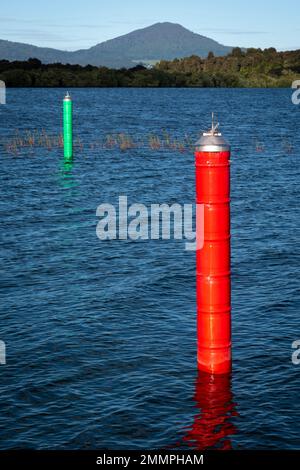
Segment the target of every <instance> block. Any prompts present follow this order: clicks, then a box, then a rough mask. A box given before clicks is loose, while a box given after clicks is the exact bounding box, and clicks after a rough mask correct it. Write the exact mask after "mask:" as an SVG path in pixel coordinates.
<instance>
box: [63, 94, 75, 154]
mask: <svg viewBox="0 0 300 470" xmlns="http://www.w3.org/2000/svg"><path fill="white" fill-rule="evenodd" d="M63 125H64V157H65V159H67V160H68V159H71V158H72V157H73V136H72V99H71V96H70V95H69V92H67V94H66V96H65V97H64V100H63Z"/></svg>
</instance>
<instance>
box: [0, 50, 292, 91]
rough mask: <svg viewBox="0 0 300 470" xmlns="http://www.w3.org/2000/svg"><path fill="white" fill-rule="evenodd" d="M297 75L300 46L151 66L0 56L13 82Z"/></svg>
mask: <svg viewBox="0 0 300 470" xmlns="http://www.w3.org/2000/svg"><path fill="white" fill-rule="evenodd" d="M297 79H300V50H297V51H287V52H277V51H276V49H274V48H270V49H265V50H261V49H248V50H247V51H242V50H241V49H240V48H234V49H233V50H232V52H231V53H230V54H228V55H227V56H223V57H215V56H214V54H213V53H210V54H209V55H208V57H207V58H206V59H202V58H201V57H198V56H191V57H187V58H183V59H175V60H173V61H166V60H162V61H161V62H159V63H158V64H156V65H155V66H154V67H152V68H147V67H144V66H143V65H137V66H136V67H133V68H129V69H126V68H122V69H110V68H107V67H97V66H92V65H87V66H81V65H71V64H66V65H64V64H60V63H55V64H43V63H42V62H41V61H40V60H38V59H29V60H27V61H13V62H9V61H7V60H1V61H0V80H3V81H4V82H5V84H6V86H7V87H9V88H10V87H15V88H20V87H21V88H75V87H76V88H289V87H290V86H291V84H292V83H293V82H294V81H295V80H297Z"/></svg>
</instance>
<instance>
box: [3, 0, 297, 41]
mask: <svg viewBox="0 0 300 470" xmlns="http://www.w3.org/2000/svg"><path fill="white" fill-rule="evenodd" d="M299 6H300V5H299V1H296V0H285V1H281V2H276V1H275V2H274V1H271V0H251V1H250V2H246V1H241V0H239V1H237V0H229V1H226V0H223V1H221V0H213V1H209V0H206V1H202V0H185V1H179V0H149V1H147V2H145V1H144V0H123V1H121V0H86V1H84V0H81V1H77V0H74V1H69V0H48V1H42V0H41V1H37V0H11V1H9V0H6V1H5V0H4V1H3V2H2V5H1V9H0V39H8V40H10V41H19V42H26V43H31V44H36V45H38V46H49V47H55V48H59V49H67V50H75V49H79V48H87V47H90V46H93V45H95V44H97V43H99V42H102V41H105V40H107V39H111V38H114V37H116V36H120V35H122V34H126V33H128V32H130V31H133V30H134V29H138V28H143V27H145V26H149V25H150V24H153V23H157V22H161V21H171V22H174V23H180V24H182V25H183V26H185V27H186V28H188V29H191V30H192V31H194V32H196V33H199V34H203V35H205V36H209V37H211V38H213V39H216V40H217V41H219V42H221V43H222V44H226V45H229V46H243V47H251V46H253V47H262V48H264V47H271V46H273V47H276V48H277V49H279V50H286V49H300V39H299V38H300V22H299V17H300V8H299Z"/></svg>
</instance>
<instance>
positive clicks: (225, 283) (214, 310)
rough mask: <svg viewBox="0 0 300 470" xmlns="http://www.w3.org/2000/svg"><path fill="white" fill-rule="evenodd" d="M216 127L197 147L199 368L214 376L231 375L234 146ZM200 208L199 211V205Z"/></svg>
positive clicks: (214, 126)
mask: <svg viewBox="0 0 300 470" xmlns="http://www.w3.org/2000/svg"><path fill="white" fill-rule="evenodd" d="M217 127H218V126H217V125H214V123H213V124H212V128H211V130H210V131H209V132H205V133H204V134H203V135H202V137H201V138H200V140H199V141H198V142H197V143H196V153H195V160H196V162H195V163H196V198H197V199H196V200H197V204H199V205H200V204H201V206H202V207H203V208H204V224H203V219H201V218H200V217H199V216H198V214H197V215H196V219H197V220H196V225H197V241H199V235H200V234H201V238H203V239H204V243H203V246H200V245H199V244H197V252H196V258H197V324H198V328H197V329H198V367H199V369H200V370H202V371H204V372H208V373H211V374H226V373H229V372H230V370H231V318H230V316H231V312H230V208H229V204H230V172H229V158H230V146H229V145H228V143H227V142H226V141H225V140H224V139H223V137H222V135H221V133H220V132H218V130H217ZM197 207H198V206H197Z"/></svg>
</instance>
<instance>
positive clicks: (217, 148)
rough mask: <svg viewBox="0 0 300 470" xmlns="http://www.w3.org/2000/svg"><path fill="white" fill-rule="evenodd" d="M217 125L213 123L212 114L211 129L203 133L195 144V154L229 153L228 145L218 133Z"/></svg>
mask: <svg viewBox="0 0 300 470" xmlns="http://www.w3.org/2000/svg"><path fill="white" fill-rule="evenodd" d="M218 127H219V123H218V122H217V123H216V124H215V123H214V113H212V125H211V129H210V130H209V131H207V132H203V134H202V136H201V137H200V139H199V140H198V141H197V142H196V152H229V151H230V145H229V143H228V142H227V141H226V140H225V139H224V137H222V134H221V132H219V131H218Z"/></svg>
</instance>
